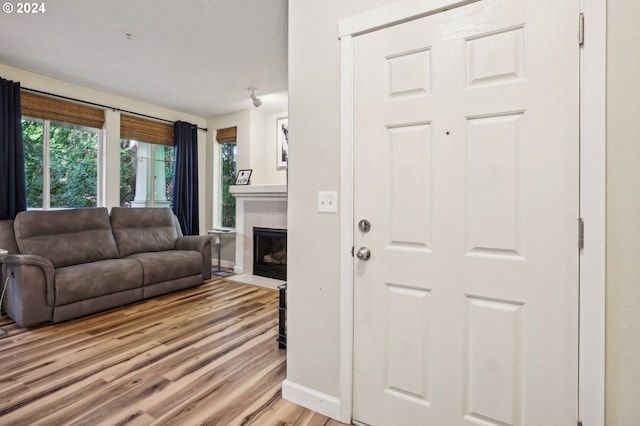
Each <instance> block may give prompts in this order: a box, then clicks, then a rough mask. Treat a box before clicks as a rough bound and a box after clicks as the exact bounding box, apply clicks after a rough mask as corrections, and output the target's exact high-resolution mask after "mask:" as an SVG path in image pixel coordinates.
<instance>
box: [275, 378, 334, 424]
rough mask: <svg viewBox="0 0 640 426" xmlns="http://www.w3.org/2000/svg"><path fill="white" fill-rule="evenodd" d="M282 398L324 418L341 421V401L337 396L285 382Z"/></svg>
mask: <svg viewBox="0 0 640 426" xmlns="http://www.w3.org/2000/svg"><path fill="white" fill-rule="evenodd" d="M282 398H284V399H286V400H287V401H291V402H293V403H295V404H298V405H301V406H303V407H305V408H308V409H309V410H313V411H315V412H317V413H320V414H322V415H324V416H327V417H331V418H332V419H335V420H338V421H339V420H340V400H339V399H338V398H336V397H335V396H331V395H327V394H324V393H322V392H318V391H317V390H314V389H311V388H308V387H306V386H302V385H299V384H297V383H294V382H291V381H290V380H285V381H284V382H282Z"/></svg>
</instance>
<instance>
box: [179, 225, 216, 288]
mask: <svg viewBox="0 0 640 426" xmlns="http://www.w3.org/2000/svg"><path fill="white" fill-rule="evenodd" d="M212 238H213V237H212V236H211V235H185V236H183V237H178V239H177V240H176V246H175V247H176V250H195V251H197V252H199V253H200V254H201V255H202V278H203V279H204V280H208V279H210V278H211V240H212Z"/></svg>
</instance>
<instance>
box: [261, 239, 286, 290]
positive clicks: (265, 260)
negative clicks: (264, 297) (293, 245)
mask: <svg viewBox="0 0 640 426" xmlns="http://www.w3.org/2000/svg"><path fill="white" fill-rule="evenodd" d="M253 275H259V276H261V277H267V278H274V279H276V280H282V281H286V280H287V230H286V229H275V228H253Z"/></svg>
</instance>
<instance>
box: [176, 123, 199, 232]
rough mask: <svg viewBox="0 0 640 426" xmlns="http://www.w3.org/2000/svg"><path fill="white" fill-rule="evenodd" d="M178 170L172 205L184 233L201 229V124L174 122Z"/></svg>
mask: <svg viewBox="0 0 640 426" xmlns="http://www.w3.org/2000/svg"><path fill="white" fill-rule="evenodd" d="M173 142H174V148H173V149H174V152H175V174H174V176H173V201H172V202H171V209H172V210H173V212H174V213H175V214H176V216H177V217H178V221H179V222H180V226H181V227H182V233H183V234H184V235H198V234H199V233H200V226H199V222H200V217H199V213H198V211H199V203H198V128H197V127H196V126H195V125H193V124H190V123H185V122H184V121H176V122H175V124H174V125H173Z"/></svg>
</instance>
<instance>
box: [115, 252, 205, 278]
mask: <svg viewBox="0 0 640 426" xmlns="http://www.w3.org/2000/svg"><path fill="white" fill-rule="evenodd" d="M127 259H135V260H137V261H139V262H140V263H141V264H142V269H143V271H144V285H150V284H156V283H161V282H163V281H170V280H173V279H177V278H183V277H188V276H191V275H198V274H200V275H202V255H201V254H200V253H199V252H197V251H191V250H169V251H159V252H147V253H136V254H132V255H131V256H129V257H128V258H127Z"/></svg>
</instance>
